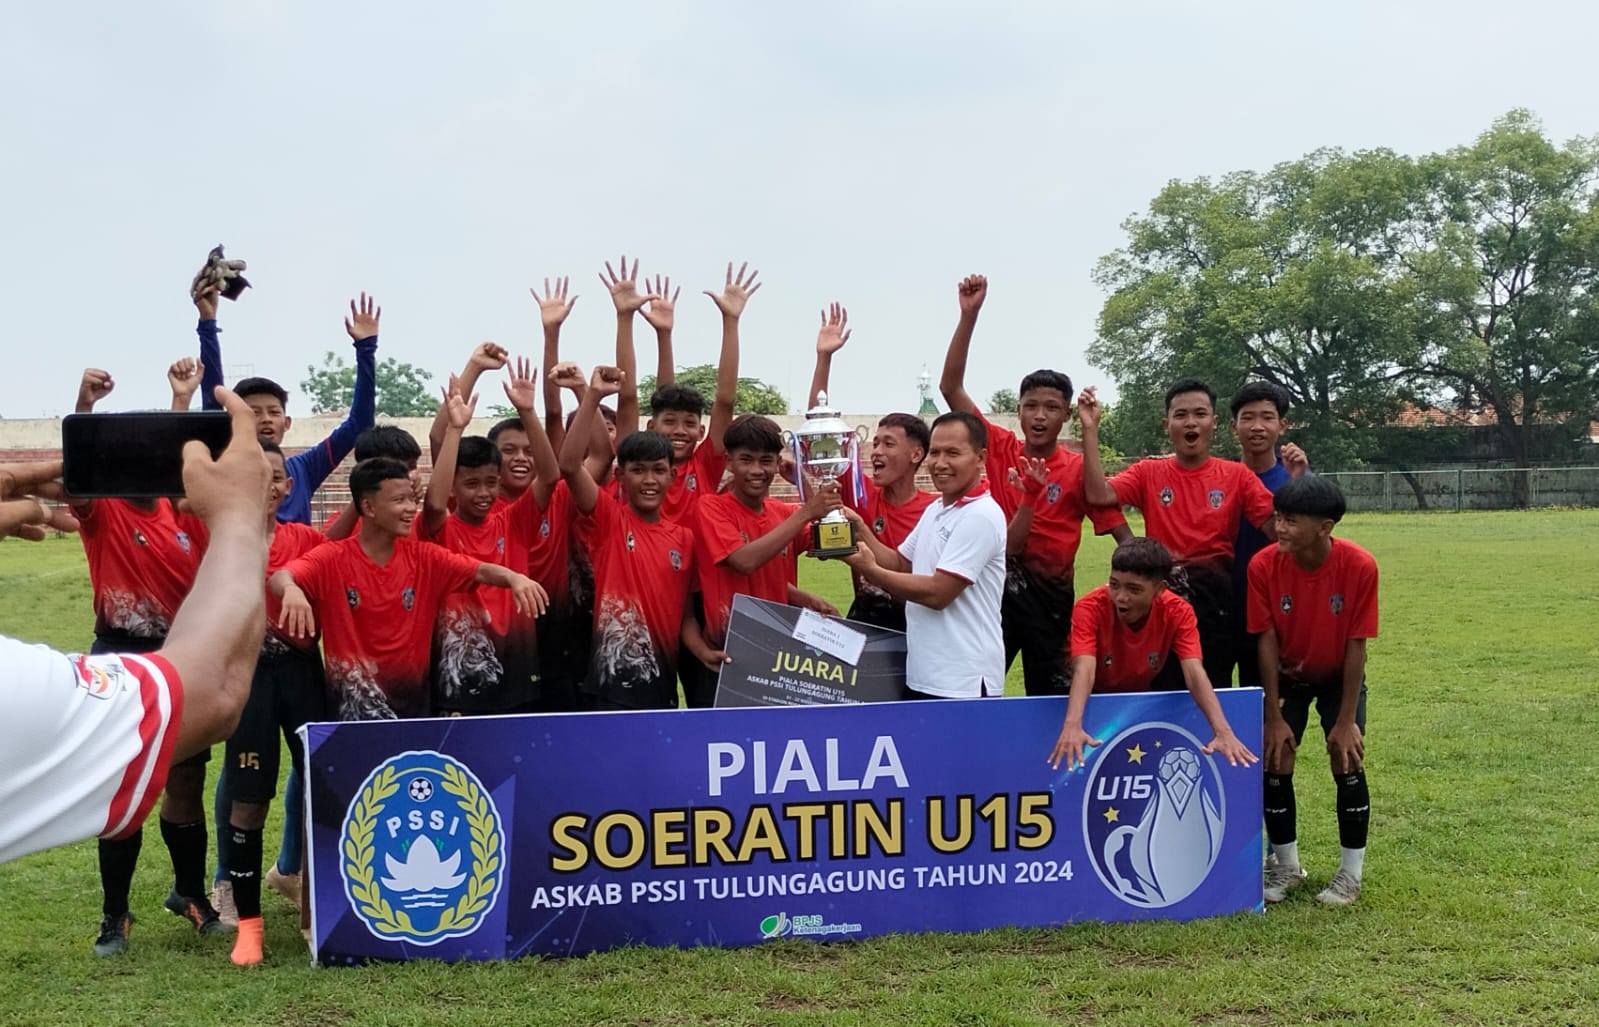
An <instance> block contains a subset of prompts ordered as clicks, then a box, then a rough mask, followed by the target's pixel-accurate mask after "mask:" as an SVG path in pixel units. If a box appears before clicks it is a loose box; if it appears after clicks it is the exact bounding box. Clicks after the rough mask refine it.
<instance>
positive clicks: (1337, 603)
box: [1327, 592, 1344, 617]
mask: <svg viewBox="0 0 1599 1027" xmlns="http://www.w3.org/2000/svg"><path fill="white" fill-rule="evenodd" d="M1327 606H1328V607H1329V608H1330V609H1331V610H1332V615H1333V616H1334V617H1336V616H1338V615H1339V614H1340V613H1343V612H1344V594H1343V593H1342V592H1336V593H1334V594H1333V595H1331V596H1328V597H1327Z"/></svg>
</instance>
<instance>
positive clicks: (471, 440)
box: [455, 435, 500, 471]
mask: <svg viewBox="0 0 1599 1027" xmlns="http://www.w3.org/2000/svg"><path fill="white" fill-rule="evenodd" d="M499 466H500V450H499V448H498V447H497V446H495V445H494V443H492V442H490V441H489V440H488V439H486V438H484V437H483V436H481V435H467V436H465V437H464V438H462V439H461V444H460V446H459V447H457V448H456V450H455V469H456V470H457V471H464V470H466V469H467V468H468V467H494V468H498V467H499Z"/></svg>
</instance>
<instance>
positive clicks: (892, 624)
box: [844, 590, 905, 632]
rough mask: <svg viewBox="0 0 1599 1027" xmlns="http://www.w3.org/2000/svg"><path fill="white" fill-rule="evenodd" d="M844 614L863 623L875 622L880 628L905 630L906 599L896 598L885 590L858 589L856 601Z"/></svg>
mask: <svg viewBox="0 0 1599 1027" xmlns="http://www.w3.org/2000/svg"><path fill="white" fill-rule="evenodd" d="M844 616H845V617H846V618H847V619H849V620H858V621H860V622H861V623H862V624H875V625H877V626H878V627H880V628H888V629H890V630H892V631H899V632H903V631H904V630H905V600H903V599H896V598H895V597H893V596H891V595H888V594H887V593H884V592H877V591H870V590H862V591H857V592H856V593H855V601H854V602H852V603H850V606H849V612H848V613H846V614H845V615H844Z"/></svg>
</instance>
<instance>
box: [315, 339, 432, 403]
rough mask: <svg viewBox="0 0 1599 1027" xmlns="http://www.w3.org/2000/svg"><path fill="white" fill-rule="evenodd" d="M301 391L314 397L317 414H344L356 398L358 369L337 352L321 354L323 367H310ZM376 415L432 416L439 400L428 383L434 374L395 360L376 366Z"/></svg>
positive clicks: (389, 359) (379, 362) (387, 360)
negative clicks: (356, 374) (356, 373)
mask: <svg viewBox="0 0 1599 1027" xmlns="http://www.w3.org/2000/svg"><path fill="white" fill-rule="evenodd" d="M305 370H306V377H305V379H304V380H302V381H301V382H300V391H301V392H304V393H305V394H306V395H307V396H310V397H311V412H312V413H314V414H335V413H343V412H344V411H346V410H348V409H350V403H351V401H352V400H353V399H354V398H355V368H354V367H352V366H350V365H349V364H347V363H345V361H344V358H343V357H341V356H339V355H338V354H336V353H332V352H328V353H324V354H323V355H322V366H320V367H316V366H307V367H306V369H305ZM376 370H377V414H378V416H379V417H432V416H433V414H434V413H435V412H436V411H437V410H438V408H439V401H438V398H437V397H435V396H434V395H433V389H432V387H431V386H430V385H429V384H428V383H429V382H430V381H431V380H432V377H433V376H432V375H430V374H429V373H428V372H426V371H424V370H422V369H421V368H419V367H416V366H414V365H412V364H405V363H401V362H400V361H398V360H395V359H394V358H393V357H388V358H387V359H384V360H380V361H378V364H377V369H376Z"/></svg>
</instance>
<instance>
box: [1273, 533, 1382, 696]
mask: <svg viewBox="0 0 1599 1027" xmlns="http://www.w3.org/2000/svg"><path fill="white" fill-rule="evenodd" d="M1267 628H1271V629H1272V630H1274V631H1275V632H1276V633H1277V650H1278V659H1279V673H1280V674H1281V675H1282V676H1283V677H1284V678H1288V679H1290V680H1293V681H1303V682H1305V683H1307V684H1312V685H1322V684H1332V683H1335V682H1338V681H1340V680H1341V678H1342V675H1343V668H1344V651H1345V647H1346V645H1347V644H1348V642H1349V640H1350V639H1352V638H1376V637H1377V561H1376V560H1375V559H1373V558H1372V555H1371V554H1370V553H1368V552H1366V550H1364V549H1362V548H1361V547H1359V546H1357V545H1355V544H1354V543H1353V542H1349V541H1346V540H1344V539H1341V538H1335V539H1333V540H1332V552H1330V553H1328V554H1327V559H1326V561H1325V562H1323V563H1322V565H1321V566H1320V567H1318V568H1316V569H1315V570H1313V571H1307V570H1305V569H1304V568H1302V567H1300V566H1299V564H1298V563H1296V562H1294V558H1293V555H1292V554H1291V553H1285V552H1283V551H1282V550H1280V549H1278V548H1277V547H1276V546H1267V547H1266V548H1265V549H1262V550H1261V551H1260V552H1258V553H1256V554H1255V558H1254V559H1253V560H1250V561H1249V630H1250V632H1251V633H1252V634H1259V633H1261V632H1263V631H1265V630H1266V629H1267Z"/></svg>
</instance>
